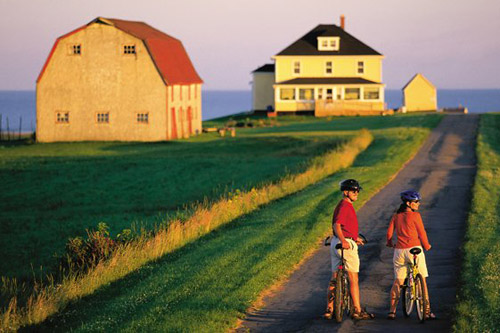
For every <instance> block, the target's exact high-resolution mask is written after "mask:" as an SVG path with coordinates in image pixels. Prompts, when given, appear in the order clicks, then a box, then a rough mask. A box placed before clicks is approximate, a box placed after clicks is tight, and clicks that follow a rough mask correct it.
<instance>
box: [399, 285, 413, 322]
mask: <svg viewBox="0 0 500 333" xmlns="http://www.w3.org/2000/svg"><path fill="white" fill-rule="evenodd" d="M414 301H415V299H414V297H413V295H412V286H411V285H409V282H408V278H406V279H405V283H404V285H403V290H401V304H402V305H403V314H404V316H405V317H409V316H410V314H411V311H412V310H413V302H414Z"/></svg>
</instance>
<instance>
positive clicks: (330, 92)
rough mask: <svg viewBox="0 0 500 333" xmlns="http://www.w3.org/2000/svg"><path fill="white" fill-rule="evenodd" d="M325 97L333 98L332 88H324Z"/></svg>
mask: <svg viewBox="0 0 500 333" xmlns="http://www.w3.org/2000/svg"><path fill="white" fill-rule="evenodd" d="M326 99H333V89H332V88H328V89H326Z"/></svg>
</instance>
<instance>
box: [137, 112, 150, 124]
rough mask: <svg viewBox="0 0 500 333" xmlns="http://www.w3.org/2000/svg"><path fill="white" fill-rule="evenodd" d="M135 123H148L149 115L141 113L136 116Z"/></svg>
mask: <svg viewBox="0 0 500 333" xmlns="http://www.w3.org/2000/svg"><path fill="white" fill-rule="evenodd" d="M137 123H139V124H147V123H149V113H148V112H142V113H138V114H137Z"/></svg>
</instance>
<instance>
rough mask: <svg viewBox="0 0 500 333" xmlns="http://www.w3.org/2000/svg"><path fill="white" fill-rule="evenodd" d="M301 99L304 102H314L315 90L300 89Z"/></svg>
mask: <svg viewBox="0 0 500 333" xmlns="http://www.w3.org/2000/svg"><path fill="white" fill-rule="evenodd" d="M299 99H300V100H302V101H313V100H314V89H312V88H307V89H299Z"/></svg>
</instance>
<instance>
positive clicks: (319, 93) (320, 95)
mask: <svg viewBox="0 0 500 333" xmlns="http://www.w3.org/2000/svg"><path fill="white" fill-rule="evenodd" d="M318 99H323V88H318Z"/></svg>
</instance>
